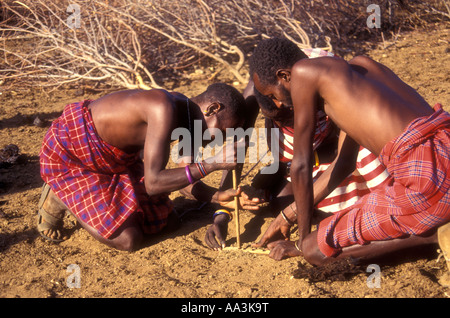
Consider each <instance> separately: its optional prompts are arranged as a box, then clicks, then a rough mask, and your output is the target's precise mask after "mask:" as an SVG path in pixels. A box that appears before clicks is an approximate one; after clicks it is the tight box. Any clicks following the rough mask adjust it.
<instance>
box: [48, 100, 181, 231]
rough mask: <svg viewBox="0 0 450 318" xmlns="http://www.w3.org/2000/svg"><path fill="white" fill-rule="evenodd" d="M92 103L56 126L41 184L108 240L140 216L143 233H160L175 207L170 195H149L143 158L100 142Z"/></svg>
mask: <svg viewBox="0 0 450 318" xmlns="http://www.w3.org/2000/svg"><path fill="white" fill-rule="evenodd" d="M90 102H91V101H83V102H79V103H74V104H70V105H67V106H66V107H65V108H64V112H63V114H62V115H61V116H60V117H59V118H58V119H56V120H55V121H54V122H53V123H52V125H51V127H50V129H49V131H48V132H47V134H46V136H45V138H44V141H43V144H42V148H41V152H40V166H41V168H40V170H41V176H42V179H43V180H44V182H46V183H47V184H48V185H49V186H50V187H51V188H52V190H53V191H54V192H55V194H56V195H57V196H58V197H59V198H60V199H61V200H62V201H63V202H64V203H65V204H66V205H67V207H68V208H69V209H70V211H71V212H72V213H73V214H75V215H76V217H77V218H78V219H80V220H81V221H83V222H85V223H87V224H88V225H90V226H91V227H93V228H94V229H96V230H97V231H98V233H99V234H100V235H101V236H102V237H104V238H109V237H110V236H111V235H112V234H114V232H115V231H116V230H117V229H118V228H119V227H120V226H121V225H122V224H123V222H125V220H127V219H128V218H129V217H130V215H131V214H133V213H135V212H137V213H138V216H139V218H140V220H141V221H142V222H141V224H142V229H143V231H144V233H156V232H158V231H160V230H161V229H162V228H163V227H164V226H165V225H166V223H167V217H168V215H169V213H170V212H171V211H172V208H173V206H172V202H171V201H170V200H169V198H168V196H167V195H161V196H155V197H149V196H148V195H147V194H146V192H145V187H144V183H143V164H142V160H141V159H140V158H139V154H138V153H135V154H127V153H125V152H123V151H122V150H120V149H118V148H116V147H113V146H111V145H108V144H107V143H105V142H104V141H103V140H102V139H101V138H100V137H99V136H98V134H97V131H96V129H95V126H94V123H93V120H92V116H91V113H90V111H89V109H88V105H89V103H90Z"/></svg>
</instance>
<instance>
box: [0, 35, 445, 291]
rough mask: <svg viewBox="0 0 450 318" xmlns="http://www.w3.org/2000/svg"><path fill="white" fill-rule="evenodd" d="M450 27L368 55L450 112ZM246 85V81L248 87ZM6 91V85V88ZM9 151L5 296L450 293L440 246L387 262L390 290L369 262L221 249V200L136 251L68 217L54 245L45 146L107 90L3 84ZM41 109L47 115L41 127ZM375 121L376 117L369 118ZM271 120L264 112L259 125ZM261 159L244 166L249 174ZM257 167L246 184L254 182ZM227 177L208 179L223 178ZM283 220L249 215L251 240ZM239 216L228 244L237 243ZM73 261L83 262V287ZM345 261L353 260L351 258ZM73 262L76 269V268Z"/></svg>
mask: <svg viewBox="0 0 450 318" xmlns="http://www.w3.org/2000/svg"><path fill="white" fill-rule="evenodd" d="M449 41H450V37H449V29H445V28H443V27H439V28H437V29H436V28H434V29H430V30H427V31H415V32H412V33H408V34H401V35H400V36H399V38H398V39H397V41H396V42H395V43H386V46H387V45H389V44H390V45H389V46H388V47H386V48H384V47H382V46H381V47H380V48H379V49H376V50H373V51H371V52H369V53H368V54H369V55H370V56H372V57H373V58H375V59H376V60H378V61H380V62H382V63H384V64H386V65H387V66H389V67H391V68H392V69H393V70H394V71H395V72H397V73H398V75H399V76H400V77H401V78H402V79H403V80H405V81H406V82H407V83H409V84H410V85H411V86H412V87H413V88H415V89H417V90H418V91H419V93H420V94H422V95H423V96H424V97H425V98H426V100H427V101H428V102H429V103H430V104H431V105H434V103H436V102H440V103H442V104H443V105H444V108H446V110H450V94H449V83H450V79H449V76H450V75H449V74H450V73H449V65H450V59H449V56H450V55H449V52H450V43H449ZM207 84H208V83H206V82H205V81H193V82H192V83H191V84H189V85H186V86H183V87H179V88H177V87H175V88H173V87H168V88H169V89H174V90H179V91H180V92H182V93H185V94H187V95H188V96H194V95H195V94H197V93H199V92H200V91H202V90H203V89H204V88H205V87H206V85H207ZM238 88H239V89H243V85H240V86H238ZM0 90H1V87H0ZM1 93H2V94H1V96H0V105H1V107H0V141H1V142H0V148H3V147H4V146H6V145H8V144H16V145H17V146H18V147H19V149H20V154H21V156H20V157H19V160H18V161H17V163H16V164H14V165H12V166H3V167H0V297H2V298H14V297H22V298H23V297H32V298H35V297H36V298H44V297H61V298H70V297H77V298H78V297H83V298H84V297H101V298H109V297H145V298H147V297H155V298H186V297H187V298H219V297H220V298H259V299H262V298H316V297H324V298H344V297H357V298H364V297H369V298H370V297H374V298H386V297H389V298H390V297H396V298H397V297H421V298H446V297H449V296H450V290H449V289H448V288H445V287H443V286H441V285H440V284H439V282H438V280H439V278H440V277H441V275H442V274H443V273H444V272H445V270H446V267H445V263H444V261H443V259H442V258H441V259H439V260H438V253H437V249H438V246H430V247H428V248H426V249H423V250H420V251H419V250H415V251H410V252H409V253H405V254H402V255H395V256H393V258H392V259H390V260H389V261H387V262H382V263H378V264H377V265H379V266H380V270H381V280H380V285H379V287H380V288H371V287H370V286H369V285H368V284H367V282H368V280H369V281H370V282H376V281H375V280H371V276H370V275H371V273H372V271H371V270H370V269H369V271H368V272H367V271H366V270H367V266H362V267H355V266H345V267H344V268H341V270H337V269H336V268H325V269H320V270H319V269H317V268H313V267H312V266H310V265H308V264H307V263H306V262H305V261H304V260H303V259H302V258H292V259H288V260H284V261H279V262H277V261H274V260H272V259H270V258H268V257H267V256H266V255H256V254H251V253H246V252H243V251H222V252H215V251H212V250H210V249H208V248H207V246H206V245H205V243H204V236H205V233H206V229H207V228H208V226H209V224H210V223H211V217H212V213H213V211H214V206H211V205H206V206H204V207H203V208H201V209H200V210H198V211H191V212H189V213H187V214H186V215H185V216H184V218H183V226H182V227H181V228H180V229H179V230H177V231H176V232H175V233H172V234H165V235H162V236H159V237H154V238H151V239H149V240H148V242H147V243H146V245H145V247H143V248H141V249H139V250H138V251H136V252H133V253H128V252H121V251H117V250H113V249H110V248H108V247H106V246H104V245H102V244H100V243H99V242H97V241H95V240H94V239H93V238H91V237H90V236H89V235H88V234H87V232H86V231H84V230H83V229H81V228H80V227H79V226H76V225H75V224H74V222H73V219H72V218H70V217H68V218H67V220H66V223H67V224H66V225H67V226H68V227H71V228H72V234H71V236H70V238H69V239H68V240H67V241H65V242H63V243H61V244H57V245H56V244H52V243H49V242H47V241H44V240H43V239H41V238H40V236H39V235H38V234H37V232H36V230H35V216H36V207H37V203H38V201H39V196H40V191H41V186H42V180H41V179H40V176H39V158H38V154H39V149H40V145H41V141H42V138H43V136H44V134H45V132H46V131H47V129H48V122H50V121H51V120H53V119H55V118H56V117H57V116H58V115H59V114H60V113H61V111H62V109H63V107H64V105H66V104H67V103H69V102H73V101H78V100H81V99H85V98H96V97H98V96H99V95H101V93H98V92H96V93H93V92H90V91H88V90H68V91H54V92H51V93H45V92H43V91H42V90H40V89H39V88H37V89H35V90H32V91H24V90H21V89H20V88H19V87H17V89H14V90H8V91H5V90H3V91H1ZM36 116H39V118H40V119H41V120H43V121H44V122H47V124H46V125H44V126H43V127H39V126H36V125H35V124H34V120H35V118H36ZM368 120H370V118H368ZM261 122H262V120H261V118H259V120H258V123H259V124H261ZM250 166H251V165H246V167H244V173H245V172H246V171H247V170H248V169H249V167H250ZM253 175H254V172H252V173H251V174H250V175H249V176H248V177H247V178H245V179H244V180H243V181H242V185H248V184H250V182H251V178H252V176H253ZM218 178H219V175H217V174H213V175H210V176H208V177H207V179H206V182H208V183H209V184H211V185H217V183H218ZM172 198H173V199H174V201H175V204H176V207H177V209H178V210H180V211H183V210H186V209H189V208H195V207H198V206H199V204H198V203H197V202H193V201H189V200H187V199H185V198H183V197H182V196H180V195H179V194H178V193H177V192H176V193H173V194H172ZM272 219H273V213H272V212H271V211H267V210H264V209H263V210H262V211H260V212H258V213H257V214H254V213H250V212H248V211H242V212H241V241H242V243H243V246H244V247H245V246H248V245H249V244H251V243H252V242H254V241H256V240H257V238H258V237H259V236H260V235H261V233H262V232H263V231H264V230H265V229H266V228H267V226H268V225H269V224H270V222H271V220H272ZM234 233H235V228H234V223H230V228H229V236H228V241H227V244H228V245H234V244H235V236H234ZM71 264H76V265H77V267H78V268H79V277H80V278H81V280H80V285H79V287H80V288H69V285H70V284H68V282H69V283H75V282H76V281H75V280H73V277H74V276H73V275H75V274H76V273H75V272H74V271H71V270H70V269H71V268H72V267H71V266H72V265H71ZM344 265H345V264H344ZM68 269H69V270H68ZM372 277H373V276H372Z"/></svg>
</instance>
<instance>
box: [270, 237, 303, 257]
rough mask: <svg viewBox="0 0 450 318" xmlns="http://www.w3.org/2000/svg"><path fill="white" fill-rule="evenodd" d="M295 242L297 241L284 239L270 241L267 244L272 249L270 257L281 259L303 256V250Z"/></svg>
mask: <svg viewBox="0 0 450 318" xmlns="http://www.w3.org/2000/svg"><path fill="white" fill-rule="evenodd" d="M295 244H296V242H293V241H283V240H282V241H275V242H272V243H269V244H268V245H267V247H268V248H269V250H270V254H269V257H270V258H273V259H274V260H276V261H281V260H282V259H285V258H289V257H296V256H301V255H302V252H300V251H299V250H298V249H297V247H296V246H295Z"/></svg>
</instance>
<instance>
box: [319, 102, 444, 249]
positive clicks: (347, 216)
mask: <svg viewBox="0 0 450 318" xmlns="http://www.w3.org/2000/svg"><path fill="white" fill-rule="evenodd" d="M435 108H436V107H435ZM379 158H380V161H381V163H382V164H383V165H385V166H386V168H387V171H388V172H389V173H390V174H391V176H392V179H390V181H389V183H388V184H387V185H386V186H385V187H382V188H378V189H376V190H375V191H373V192H371V193H370V194H368V195H366V196H364V197H363V198H361V199H360V200H359V201H358V202H357V203H356V204H355V205H354V206H352V207H350V208H348V209H346V210H344V211H341V212H338V213H336V214H334V215H333V216H330V217H328V218H327V219H325V220H323V221H322V222H321V223H320V225H319V230H318V231H319V232H318V237H317V240H318V245H319V248H320V250H321V251H322V253H323V254H324V255H326V256H329V257H330V256H333V255H336V254H337V253H339V252H340V250H341V249H342V248H343V247H346V246H351V245H355V244H360V245H362V244H367V243H368V242H370V241H380V240H389V239H394V238H401V237H405V236H407V235H421V234H424V233H426V232H428V231H430V230H433V229H435V228H437V227H438V226H439V225H441V224H444V223H446V222H448V221H450V194H449V187H450V164H449V163H450V115H449V114H448V113H447V112H445V111H443V110H442V108H440V105H439V106H437V110H436V112H435V113H433V114H432V115H431V116H428V117H421V118H418V119H416V120H414V121H413V122H412V123H411V124H410V125H409V126H408V127H407V128H406V130H405V131H404V133H403V134H401V135H400V136H398V137H397V138H396V139H395V140H393V141H392V142H390V143H388V144H387V145H386V146H385V147H384V148H383V150H382V152H381V154H380V156H379Z"/></svg>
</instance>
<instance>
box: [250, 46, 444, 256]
mask: <svg viewBox="0 0 450 318" xmlns="http://www.w3.org/2000/svg"><path fill="white" fill-rule="evenodd" d="M293 46H295V45H294V44H293V43H292V42H290V41H288V40H286V39H277V38H275V39H269V40H265V41H262V42H261V43H260V44H259V45H258V47H257V48H256V49H255V52H254V54H253V56H252V60H251V64H250V72H251V76H252V78H253V80H254V83H255V88H256V89H257V90H258V91H259V92H260V93H261V94H262V95H264V96H267V97H269V98H271V99H272V100H273V101H274V102H275V104H276V105H277V107H279V108H283V107H292V106H293V107H294V157H293V159H292V165H291V170H290V173H291V178H292V184H293V192H294V197H295V202H296V206H297V212H298V214H297V222H298V226H299V240H298V241H296V242H291V241H285V240H283V241H277V242H273V243H271V244H269V248H270V249H271V254H270V256H271V257H273V258H275V259H282V258H284V257H293V256H298V255H302V254H303V255H304V257H305V258H306V259H307V260H308V261H309V262H310V263H312V264H317V265H319V264H324V263H326V262H330V261H333V260H335V259H337V258H340V257H348V256H352V257H354V258H359V259H363V260H369V259H371V258H372V257H379V256H382V255H386V254H387V253H390V252H393V251H397V250H400V249H402V248H406V247H412V246H418V245H422V244H430V243H435V242H437V236H438V235H435V233H436V230H437V229H438V227H440V226H441V225H444V224H446V225H444V226H442V227H441V228H440V230H441V229H442V228H447V227H449V226H450V223H448V222H449V221H450V194H449V191H448V189H449V186H450V164H449V162H450V115H449V114H448V113H447V112H445V111H443V110H442V108H439V107H438V109H436V110H435V111H433V109H432V108H431V107H430V106H429V105H428V104H427V102H426V101H425V100H424V99H423V98H422V97H421V96H420V95H419V94H418V93H417V92H416V91H415V90H413V89H412V88H411V87H410V86H408V85H407V84H405V83H404V82H402V81H401V80H400V79H399V78H398V77H397V76H396V75H395V74H394V73H393V72H392V71H391V70H389V69H388V68H387V67H385V66H383V65H381V64H379V63H377V62H375V61H373V60H371V59H370V58H367V57H363V56H358V57H355V58H353V59H352V60H351V61H349V62H346V61H345V60H343V59H339V58H333V57H320V58H317V59H298V58H296V56H295V54H292V51H293V50H294V51H295V50H296V49H298V48H293ZM275 60H276V61H279V60H286V65H285V67H282V68H277V69H275V68H274V67H271V65H273V64H274V63H273V61H275ZM318 110H323V111H324V112H325V113H326V114H327V115H328V116H329V117H330V119H331V120H332V121H333V122H334V123H335V124H336V125H337V126H338V127H339V128H340V129H341V132H343V133H345V136H344V137H345V138H343V139H342V142H343V144H342V149H345V151H344V150H342V151H341V153H345V154H346V156H345V158H338V159H337V164H336V167H339V166H342V165H345V164H348V160H354V159H352V158H354V156H352V155H351V154H352V153H353V154H356V152H357V150H358V147H359V145H361V146H363V147H365V148H367V149H369V150H370V151H371V152H372V153H374V154H376V155H377V156H379V159H380V161H381V163H382V164H383V165H385V166H386V168H387V171H388V172H389V173H390V174H391V176H392V177H393V178H392V182H390V183H389V184H387V185H386V187H383V188H381V189H377V190H376V191H373V192H372V193H370V194H368V195H366V196H364V197H362V198H361V199H360V200H359V201H358V202H357V203H356V204H355V205H353V206H352V207H350V208H348V209H345V210H343V211H340V212H338V213H336V214H334V215H332V216H330V217H328V218H326V219H325V220H323V221H322V222H321V223H320V224H319V228H318V230H317V231H314V232H312V233H311V232H310V220H311V215H312V212H313V184H312V177H311V169H312V167H313V160H314V159H313V152H312V140H313V135H314V127H315V120H316V119H315V118H316V117H315V114H316V112H317V111H318ZM335 169H337V168H335ZM332 173H333V172H332ZM336 173H338V171H337V170H336ZM440 232H441V233H447V234H446V236H447V237H446V238H445V240H447V241H448V240H450V231H448V230H447V231H443V230H442V231H440ZM440 240H441V239H440ZM439 243H441V241H440V242H439ZM447 246H449V244H447ZM441 247H442V244H441ZM447 253H450V251H447Z"/></svg>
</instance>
